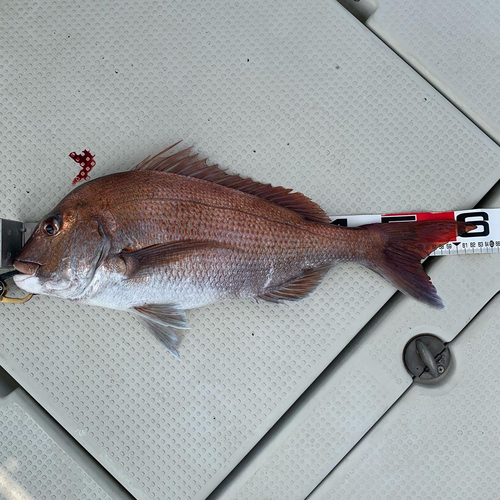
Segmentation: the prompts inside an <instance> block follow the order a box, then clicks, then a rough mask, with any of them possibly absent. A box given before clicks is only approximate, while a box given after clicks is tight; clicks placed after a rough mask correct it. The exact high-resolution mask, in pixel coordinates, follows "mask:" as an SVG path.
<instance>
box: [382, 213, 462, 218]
mask: <svg viewBox="0 0 500 500" xmlns="http://www.w3.org/2000/svg"><path fill="white" fill-rule="evenodd" d="M406 215H413V216H415V217H416V219H415V220H455V212H416V213H415V212H414V213H406V214H384V215H382V217H399V216H406Z"/></svg>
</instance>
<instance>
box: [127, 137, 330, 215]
mask: <svg viewBox="0 0 500 500" xmlns="http://www.w3.org/2000/svg"><path fill="white" fill-rule="evenodd" d="M179 142H180V141H179ZM179 142H177V143H175V144H173V145H172V146H169V147H168V148H166V149H164V150H163V151H161V152H160V153H158V154H157V155H155V156H153V157H152V158H150V157H149V156H148V157H147V158H145V159H144V160H143V161H142V162H141V163H139V164H138V165H137V166H136V167H135V168H134V170H157V171H161V172H169V173H171V174H178V175H185V176H186V177H195V178H196V179H202V180H205V181H210V182H213V183H215V184H220V185H221V186H225V187H228V188H231V189H236V190H238V191H243V192H244V193H248V194H253V195H254V196H258V197H260V198H264V199H265V200H268V201H272V202H273V203H276V204H277V205H281V206H282V207H285V208H288V209H289V210H293V211H294V212H296V213H298V214H300V215H302V216H303V217H304V218H305V219H307V220H309V221H311V222H324V223H327V224H329V223H330V222H331V220H330V218H329V217H328V216H327V215H326V213H325V212H324V211H323V209H322V208H321V207H320V206H319V205H317V204H316V203H314V202H313V201H311V200H310V199H309V198H308V197H307V196H304V195H303V194H302V193H292V189H285V188H284V187H281V186H278V187H273V186H271V184H262V183H261V182H256V181H254V180H252V179H250V178H244V177H240V176H239V175H234V174H228V173H226V172H225V171H224V170H222V169H221V168H220V167H219V166H218V165H207V161H206V159H200V158H199V157H198V155H197V154H191V150H192V148H186V149H183V150H181V151H179V152H177V153H173V154H171V155H169V156H163V154H164V153H166V152H167V151H170V150H171V149H173V148H174V147H175V146H177V145H178V144H179Z"/></svg>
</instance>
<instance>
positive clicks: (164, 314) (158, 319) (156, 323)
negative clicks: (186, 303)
mask: <svg viewBox="0 0 500 500" xmlns="http://www.w3.org/2000/svg"><path fill="white" fill-rule="evenodd" d="M134 311H135V313H136V314H137V317H138V318H137V319H138V320H139V321H140V322H141V323H142V324H143V325H144V326H145V327H146V328H147V329H148V330H149V331H150V332H151V333H152V334H153V335H154V336H155V337H156V338H157V339H158V340H159V341H160V342H162V343H163V344H164V345H165V346H166V348H167V349H168V350H169V351H170V352H171V353H172V354H173V355H174V356H175V357H176V358H180V355H179V351H178V348H179V343H180V342H179V338H178V337H177V333H176V332H175V330H176V329H182V330H187V329H188V328H189V327H188V325H187V322H186V314H185V313H184V311H183V310H182V309H179V308H177V307H176V306H175V305H172V304H148V305H145V306H141V307H135V308H134Z"/></svg>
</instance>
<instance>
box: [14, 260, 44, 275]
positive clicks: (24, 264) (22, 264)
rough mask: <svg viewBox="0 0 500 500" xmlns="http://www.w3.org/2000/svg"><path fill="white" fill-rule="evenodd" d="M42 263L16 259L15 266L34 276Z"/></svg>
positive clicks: (20, 270)
mask: <svg viewBox="0 0 500 500" xmlns="http://www.w3.org/2000/svg"><path fill="white" fill-rule="evenodd" d="M40 265H41V264H39V263H38V262H30V261H26V260H17V259H16V260H15V261H14V268H15V269H17V270H18V271H19V272H20V273H22V274H27V275H29V276H34V275H35V274H36V272H37V271H38V268H39V267H40Z"/></svg>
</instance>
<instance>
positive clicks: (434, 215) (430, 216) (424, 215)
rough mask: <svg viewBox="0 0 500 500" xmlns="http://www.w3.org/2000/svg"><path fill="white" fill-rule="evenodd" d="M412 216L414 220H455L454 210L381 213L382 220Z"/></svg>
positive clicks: (454, 239)
mask: <svg viewBox="0 0 500 500" xmlns="http://www.w3.org/2000/svg"><path fill="white" fill-rule="evenodd" d="M408 216H413V217H415V219H414V220H417V221H421V220H455V212H417V213H413V214H409V213H408V214H384V215H382V221H383V222H385V221H384V219H386V218H387V219H389V218H390V219H393V221H394V222H396V221H397V219H398V218H401V221H403V220H402V219H404V217H408ZM450 241H456V237H455V238H452V239H451V240H450Z"/></svg>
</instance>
